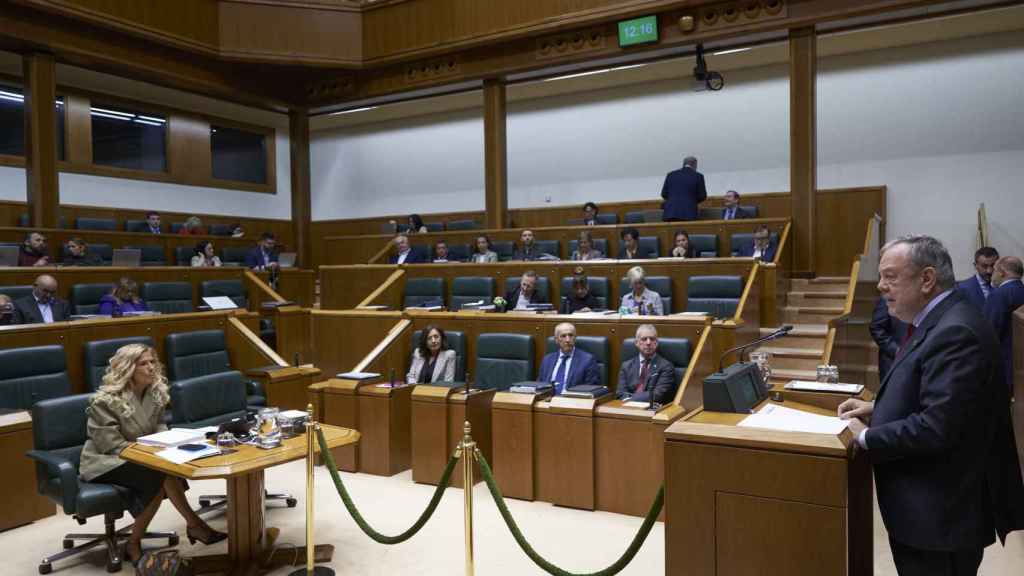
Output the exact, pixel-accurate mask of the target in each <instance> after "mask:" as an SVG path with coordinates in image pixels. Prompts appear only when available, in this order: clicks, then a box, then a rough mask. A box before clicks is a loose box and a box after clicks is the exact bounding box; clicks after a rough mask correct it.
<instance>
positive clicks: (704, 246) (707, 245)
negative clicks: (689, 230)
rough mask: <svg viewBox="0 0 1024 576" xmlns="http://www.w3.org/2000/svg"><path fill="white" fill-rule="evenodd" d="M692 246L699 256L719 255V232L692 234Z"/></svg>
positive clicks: (710, 256) (694, 252)
mask: <svg viewBox="0 0 1024 576" xmlns="http://www.w3.org/2000/svg"><path fill="white" fill-rule="evenodd" d="M690 246H692V247H693V254H694V255H695V256H697V257H698V258H714V257H716V256H718V234H690Z"/></svg>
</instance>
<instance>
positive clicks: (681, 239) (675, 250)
mask: <svg viewBox="0 0 1024 576" xmlns="http://www.w3.org/2000/svg"><path fill="white" fill-rule="evenodd" d="M672 257H673V258H693V246H690V235H689V234H688V233H687V232H686V230H678V231H676V235H675V236H674V237H673V238H672Z"/></svg>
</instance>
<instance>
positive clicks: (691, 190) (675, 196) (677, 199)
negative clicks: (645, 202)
mask: <svg viewBox="0 0 1024 576" xmlns="http://www.w3.org/2000/svg"><path fill="white" fill-rule="evenodd" d="M661 197H662V198H664V199H665V201H664V202H663V203H662V205H661V207H662V209H663V210H664V213H663V214H662V218H663V219H664V220H665V222H676V221H679V220H696V219H697V205H698V204H700V203H701V202H703V201H704V199H705V198H707V197H708V190H707V188H706V187H705V186H704V175H703V174H701V173H700V172H697V159H696V158H694V157H693V156H687V157H686V159H684V160H683V167H682V168H680V169H679V170H673V171H671V172H669V173H668V175H667V176H665V184H663V185H662V187H661Z"/></svg>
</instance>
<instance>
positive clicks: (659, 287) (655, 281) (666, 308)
mask: <svg viewBox="0 0 1024 576" xmlns="http://www.w3.org/2000/svg"><path fill="white" fill-rule="evenodd" d="M644 282H645V283H646V284H647V288H648V289H650V290H653V291H655V292H657V293H658V296H661V309H662V311H663V312H664V313H665V314H666V315H668V314H671V313H672V278H671V277H669V276H648V277H646V278H644ZM632 289H633V288H632V286H630V284H629V278H622V279H621V280H620V281H619V294H621V295H623V296H625V295H626V294H629V292H630V291H631V290H632Z"/></svg>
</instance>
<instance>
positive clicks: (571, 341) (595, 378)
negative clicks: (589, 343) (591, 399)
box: [537, 322, 601, 395]
mask: <svg viewBox="0 0 1024 576" xmlns="http://www.w3.org/2000/svg"><path fill="white" fill-rule="evenodd" d="M555 343H556V344H557V345H558V351H557V352H552V353H551V354H547V355H545V356H544V360H542V361H541V363H540V372H539V373H538V374H537V381H538V382H550V383H551V384H553V385H554V386H555V394H556V395H557V394H561V393H563V392H565V391H566V390H570V389H572V388H575V387H577V386H600V385H601V369H600V368H599V367H598V365H597V359H596V358H594V356H593V355H592V354H590V353H589V352H587V351H585V350H580V349H579V348H576V327H575V326H573V325H572V324H570V323H568V322H562V323H561V324H559V325H557V326H555Z"/></svg>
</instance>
